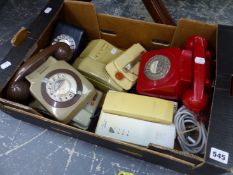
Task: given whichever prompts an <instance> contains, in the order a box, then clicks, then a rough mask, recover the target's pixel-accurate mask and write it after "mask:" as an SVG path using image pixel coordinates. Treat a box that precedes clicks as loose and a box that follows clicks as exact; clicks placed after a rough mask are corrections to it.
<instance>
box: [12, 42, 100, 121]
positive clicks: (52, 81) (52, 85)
mask: <svg viewBox="0 0 233 175" xmlns="http://www.w3.org/2000/svg"><path fill="white" fill-rule="evenodd" d="M58 46H60V48H63V47H68V46H67V45H66V44H64V43H57V44H54V45H52V46H50V47H48V48H46V49H44V50H43V51H41V52H39V53H38V54H36V55H34V56H33V57H31V58H30V59H29V60H28V61H27V62H26V63H25V64H23V66H22V67H21V68H20V70H19V71H18V72H17V73H16V77H18V79H20V80H21V81H24V82H25V80H24V77H25V78H26V79H27V80H28V82H30V92H31V94H32V95H33V96H34V97H35V99H36V100H38V101H39V102H40V103H41V104H42V105H43V106H44V107H45V108H46V109H47V110H48V111H49V113H51V114H52V115H53V116H54V117H55V118H56V119H57V120H58V121H61V122H63V123H68V122H69V121H70V120H72V118H73V117H74V116H75V115H76V114H77V113H78V112H79V111H80V110H81V109H82V108H83V107H84V106H85V105H86V104H87V103H88V102H89V101H90V100H91V99H92V98H93V97H94V95H95V93H96V92H95V89H94V87H93V85H92V84H91V83H90V82H89V81H88V80H87V79H86V78H85V77H84V76H82V75H81V74H80V73H79V72H78V71H77V70H76V69H74V68H73V67H72V66H71V65H69V64H68V63H67V62H66V61H64V60H59V61H58V60H56V59H55V58H54V57H52V56H50V55H52V54H53V53H54V52H57V49H58ZM68 48H69V47H68ZM69 49H70V48H69ZM70 52H71V51H70ZM71 53H72V52H71ZM70 55H72V54H70ZM19 73H20V76H19ZM12 81H13V82H15V79H14V80H12ZM16 82H18V83H19V81H16ZM15 84H16V83H13V84H11V88H12V87H13V86H15ZM13 95H14V94H13ZM11 96H12V94H11Z"/></svg>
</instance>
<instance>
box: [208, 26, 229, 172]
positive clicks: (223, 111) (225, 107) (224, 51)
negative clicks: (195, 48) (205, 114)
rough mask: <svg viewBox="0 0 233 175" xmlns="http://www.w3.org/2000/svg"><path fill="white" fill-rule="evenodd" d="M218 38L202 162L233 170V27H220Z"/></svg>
mask: <svg viewBox="0 0 233 175" xmlns="http://www.w3.org/2000/svg"><path fill="white" fill-rule="evenodd" d="M217 36H218V40H217V75H216V83H215V91H214V96H213V104H212V112H211V119H210V124H209V135H208V142H207V143H208V144H207V151H206V157H205V159H206V161H207V162H208V163H210V164H215V165H217V166H221V167H224V168H228V169H230V168H232V167H233V156H232V155H233V149H232V148H233V137H232V133H233V96H232V94H231V92H232V86H231V83H232V72H233V59H232V57H233V49H232V46H233V27H229V26H222V25H219V27H218V35H217Z"/></svg>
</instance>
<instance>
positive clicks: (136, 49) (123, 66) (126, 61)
mask: <svg viewBox="0 0 233 175" xmlns="http://www.w3.org/2000/svg"><path fill="white" fill-rule="evenodd" d="M144 52H146V50H145V49H144V48H143V47H142V46H141V45H140V44H134V45H133V46H131V47H130V48H129V49H127V50H126V51H124V52H123V53H122V54H121V55H120V56H119V57H117V58H116V59H115V60H113V61H112V62H110V63H108V64H107V65H106V71H107V72H108V74H109V75H110V77H111V78H112V79H113V80H114V81H115V82H116V83H117V84H118V85H119V86H120V87H121V88H123V89H124V90H129V89H131V88H132V86H133V85H134V84H135V83H136V81H137V78H138V71H139V63H140V57H141V54H142V53H144Z"/></svg>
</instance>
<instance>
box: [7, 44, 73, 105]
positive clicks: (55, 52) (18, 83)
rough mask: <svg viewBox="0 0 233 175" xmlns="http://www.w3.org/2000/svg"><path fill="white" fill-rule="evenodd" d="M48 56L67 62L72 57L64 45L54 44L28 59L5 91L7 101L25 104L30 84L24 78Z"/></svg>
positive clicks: (69, 50)
mask: <svg viewBox="0 0 233 175" xmlns="http://www.w3.org/2000/svg"><path fill="white" fill-rule="evenodd" d="M49 56H54V57H55V58H56V59H58V60H65V61H68V60H69V59H70V58H71V57H72V50H71V49H70V47H69V46H68V45H67V44H65V43H61V42H60V43H56V44H54V45H51V46H49V47H47V48H45V49H44V50H42V51H41V52H39V53H37V54H35V55H34V56H32V57H31V58H30V59H28V60H27V61H26V62H25V63H24V64H23V65H22V66H21V67H20V69H19V70H18V71H17V72H16V74H15V75H14V77H13V78H12V79H11V81H10V83H9V84H8V86H7V89H6V96H7V98H8V99H10V100H12V101H15V102H20V103H27V101H28V98H29V96H30V91H29V88H30V83H29V82H28V81H27V80H26V79H25V76H26V75H28V74H30V73H32V72H33V71H34V70H35V69H36V68H38V67H39V66H40V65H41V64H43V63H44V62H45V61H46V60H47V59H48V57H49Z"/></svg>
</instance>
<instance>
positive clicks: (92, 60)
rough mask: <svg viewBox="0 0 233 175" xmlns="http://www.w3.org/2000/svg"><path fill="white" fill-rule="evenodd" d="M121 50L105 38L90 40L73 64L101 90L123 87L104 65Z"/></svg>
mask: <svg viewBox="0 0 233 175" xmlns="http://www.w3.org/2000/svg"><path fill="white" fill-rule="evenodd" d="M121 53H122V50H120V49H118V48H116V47H114V46H113V45H111V44H110V43H108V42H107V41H105V40H102V39H97V40H93V41H91V42H90V43H89V44H88V46H87V47H86V48H85V49H84V51H83V52H82V53H81V55H80V56H79V58H77V59H76V61H75V62H74V64H73V66H74V67H75V68H76V69H77V70H78V71H80V72H81V73H82V74H83V75H85V76H86V78H87V79H88V80H90V81H91V82H92V83H93V84H94V86H95V87H97V88H98V89H100V90H102V91H105V92H106V91H108V90H110V89H113V90H117V91H122V90H123V89H122V88H121V87H120V86H119V85H118V84H117V83H116V82H115V81H114V80H112V78H111V77H110V76H109V74H108V73H107V71H106V70H105V67H106V65H107V64H108V63H109V62H111V61H112V60H114V59H116V58H117V57H118V56H119V55H121Z"/></svg>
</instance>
